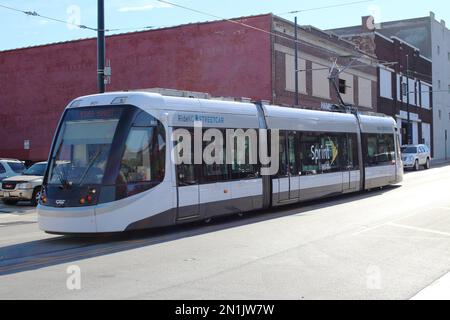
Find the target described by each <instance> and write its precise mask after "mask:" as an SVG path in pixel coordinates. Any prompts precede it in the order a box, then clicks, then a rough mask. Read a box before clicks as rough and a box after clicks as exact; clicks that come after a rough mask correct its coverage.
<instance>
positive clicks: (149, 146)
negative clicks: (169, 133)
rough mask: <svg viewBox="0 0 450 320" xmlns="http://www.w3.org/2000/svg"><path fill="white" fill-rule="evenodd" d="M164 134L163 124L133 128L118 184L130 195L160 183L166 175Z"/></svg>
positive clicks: (127, 143)
mask: <svg viewBox="0 0 450 320" xmlns="http://www.w3.org/2000/svg"><path fill="white" fill-rule="evenodd" d="M165 150H166V144H165V131H164V128H163V127H162V125H160V126H152V127H132V128H131V129H130V132H129V134H128V138H127V141H126V145H125V151H124V154H123V157H122V161H121V166H120V173H119V177H118V185H125V184H126V185H127V186H128V187H127V196H131V195H134V194H137V193H140V192H143V191H145V190H148V189H150V188H151V187H153V186H155V185H157V184H159V183H161V182H162V181H163V180H164V173H165Z"/></svg>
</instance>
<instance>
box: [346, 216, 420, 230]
mask: <svg viewBox="0 0 450 320" xmlns="http://www.w3.org/2000/svg"><path fill="white" fill-rule="evenodd" d="M422 213H423V212H415V213H412V214H408V215H406V216H404V217H400V218H398V219H394V220H391V221H388V222H383V223H380V224H377V225H375V226H373V227H368V228H365V229H363V230H359V231H357V232H355V233H352V236H359V235H360V234H362V233H366V232H369V231H372V230H375V229H378V228H381V227H384V226H386V225H389V224H391V223H395V222H397V221H401V220H404V219H408V218H412V217H414V216H416V215H418V214H422Z"/></svg>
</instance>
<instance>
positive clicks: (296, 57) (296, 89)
mask: <svg viewBox="0 0 450 320" xmlns="http://www.w3.org/2000/svg"><path fill="white" fill-rule="evenodd" d="M294 24H295V31H294V33H295V73H294V74H295V99H294V105H295V106H298V72H299V70H298V43H297V41H298V30H297V27H298V24H297V17H295V23H294Z"/></svg>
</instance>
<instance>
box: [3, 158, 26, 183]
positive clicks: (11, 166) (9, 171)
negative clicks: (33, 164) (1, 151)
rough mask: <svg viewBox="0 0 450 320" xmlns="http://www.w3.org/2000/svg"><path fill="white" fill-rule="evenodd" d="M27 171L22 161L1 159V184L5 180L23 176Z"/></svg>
mask: <svg viewBox="0 0 450 320" xmlns="http://www.w3.org/2000/svg"><path fill="white" fill-rule="evenodd" d="M25 169H26V167H25V164H24V163H23V162H22V161H19V160H15V159H0V182H1V181H2V180H3V179H6V178H10V177H14V176H18V175H21V174H22V172H24V171H25Z"/></svg>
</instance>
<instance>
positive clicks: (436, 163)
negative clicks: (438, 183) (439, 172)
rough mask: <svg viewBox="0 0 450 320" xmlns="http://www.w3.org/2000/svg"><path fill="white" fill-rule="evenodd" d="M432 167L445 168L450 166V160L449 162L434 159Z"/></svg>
mask: <svg viewBox="0 0 450 320" xmlns="http://www.w3.org/2000/svg"><path fill="white" fill-rule="evenodd" d="M431 165H432V166H445V165H450V159H447V160H437V159H433V160H431Z"/></svg>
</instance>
